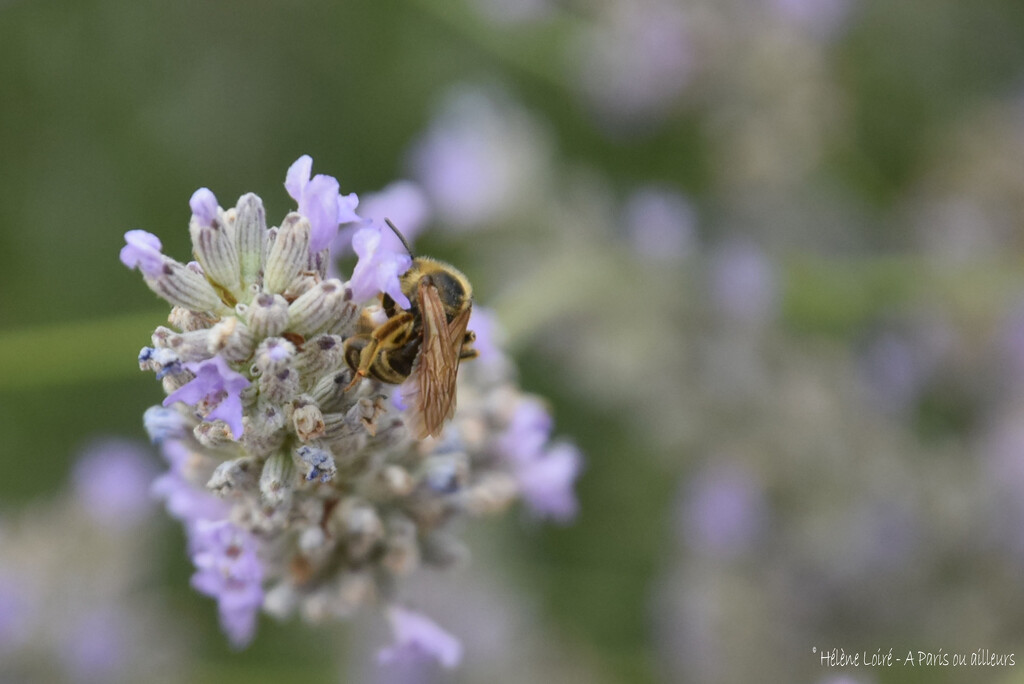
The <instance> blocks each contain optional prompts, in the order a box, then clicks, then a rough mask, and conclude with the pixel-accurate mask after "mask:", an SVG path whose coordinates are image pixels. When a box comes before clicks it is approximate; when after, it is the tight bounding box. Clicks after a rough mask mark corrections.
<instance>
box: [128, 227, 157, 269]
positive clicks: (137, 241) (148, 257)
mask: <svg viewBox="0 0 1024 684" xmlns="http://www.w3.org/2000/svg"><path fill="white" fill-rule="evenodd" d="M124 241H125V242H126V243H127V244H125V246H124V247H122V248H121V255H120V256H121V263H122V264H124V265H125V266H127V267H128V268H136V267H137V268H138V269H139V270H140V271H142V274H143V275H144V276H146V277H147V278H155V277H156V276H158V275H160V273H161V272H162V271H163V268H164V259H165V257H164V255H163V254H162V253H161V252H160V250H161V249H162V247H163V246H162V245H161V244H160V238H158V237H157V236H156V235H153V234H152V233H147V232H146V231H144V230H129V231H128V232H127V233H125V234H124Z"/></svg>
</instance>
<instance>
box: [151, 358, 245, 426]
mask: <svg viewBox="0 0 1024 684" xmlns="http://www.w3.org/2000/svg"><path fill="white" fill-rule="evenodd" d="M184 365H185V367H186V368H188V369H189V370H190V371H192V372H193V373H195V376H196V377H194V378H193V379H192V380H190V381H188V382H187V383H185V384H184V385H182V386H181V387H179V388H178V389H177V390H175V391H174V392H171V393H170V394H169V395H167V398H166V399H164V401H163V405H164V406H165V407H167V406H170V405H171V404H173V403H174V402H176V401H180V402H183V403H185V404H187V405H189V406H195V405H196V404H198V403H199V402H200V401H203V400H206V401H209V402H211V403H215V404H216V405H215V406H214V407H213V409H212V410H211V411H210V413H209V414H208V417H210V418H214V419H216V418H220V419H221V420H223V421H224V422H226V423H227V424H228V425H229V426H230V427H231V434H232V435H233V436H234V438H235V439H238V438H239V437H241V436H242V403H241V399H240V393H241V391H242V390H243V389H245V388H246V387H248V386H249V381H248V380H247V379H246V377H245V376H244V375H242V374H241V373H238V372H236V371H234V370H232V369H231V367H230V366H228V363H227V361H225V360H224V359H223V358H221V357H219V356H214V357H213V358H210V359H207V360H205V361H197V362H190V363H186V364H184Z"/></svg>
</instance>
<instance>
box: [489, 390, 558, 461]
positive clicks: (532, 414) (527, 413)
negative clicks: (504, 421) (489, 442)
mask: <svg viewBox="0 0 1024 684" xmlns="http://www.w3.org/2000/svg"><path fill="white" fill-rule="evenodd" d="M553 425H554V421H553V420H552V418H551V415H550V414H549V413H548V411H547V409H545V408H544V405H543V404H542V403H541V402H540V401H538V400H536V399H523V400H522V401H520V402H519V405H518V406H517V407H516V410H515V413H514V414H512V420H511V421H509V425H508V427H507V428H506V429H505V433H504V434H503V435H502V436H501V438H500V440H499V442H498V448H499V449H500V450H501V452H502V453H503V454H504V456H505V458H507V459H508V460H509V461H510V462H511V463H513V464H515V465H524V464H527V463H529V462H530V461H532V460H534V459H536V458H538V457H539V456H540V455H541V449H542V448H543V447H544V444H545V443H546V442H547V441H548V438H549V437H550V435H551V428H552V426H553Z"/></svg>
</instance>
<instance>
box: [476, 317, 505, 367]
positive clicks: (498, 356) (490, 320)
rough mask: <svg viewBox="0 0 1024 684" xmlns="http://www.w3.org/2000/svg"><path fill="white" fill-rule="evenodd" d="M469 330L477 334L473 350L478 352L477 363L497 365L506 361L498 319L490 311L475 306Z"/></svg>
mask: <svg viewBox="0 0 1024 684" xmlns="http://www.w3.org/2000/svg"><path fill="white" fill-rule="evenodd" d="M469 329H470V330H471V331H472V332H473V333H475V334H476V341H475V342H473V348H474V349H476V351H477V354H478V356H477V360H476V362H477V363H482V364H495V363H500V362H502V361H503V360H504V358H505V355H504V353H502V351H501V349H502V345H501V344H500V340H501V328H500V326H499V324H498V318H497V316H495V315H494V312H493V311H491V310H490V309H488V308H486V307H483V306H479V305H476V304H474V305H473V310H472V313H470V315H469Z"/></svg>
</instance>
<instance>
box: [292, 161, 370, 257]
mask: <svg viewBox="0 0 1024 684" xmlns="http://www.w3.org/2000/svg"><path fill="white" fill-rule="evenodd" d="M312 172H313V158H312V157H310V156H309V155H308V154H304V155H302V156H301V157H299V158H298V159H297V160H296V161H295V163H293V164H292V165H291V166H290V167H289V168H288V173H287V175H286V176H285V181H284V187H285V189H286V190H288V194H289V195H290V196H291V198H292V199H293V200H295V201H296V202H298V205H299V209H298V211H299V213H300V214H302V215H303V216H305V217H306V218H307V219H309V225H310V228H311V232H310V236H309V251H310V252H312V253H314V254H315V253H316V252H319V251H320V250H322V249H325V248H327V247H328V246H329V245H330V244H331V242H332V241H333V240H334V236H335V235H336V234H337V232H338V225H339V224H342V223H351V222H353V221H358V220H359V217H358V216H357V215H356V211H355V210H356V206H357V205H358V204H359V198H358V197H356V194H355V193H350V194H348V195H342V194H340V192H339V188H340V186H339V185H338V181H337V179H335V178H334V177H333V176H326V175H323V174H317V175H316V176H313V177H312V178H310V174H311V173H312Z"/></svg>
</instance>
